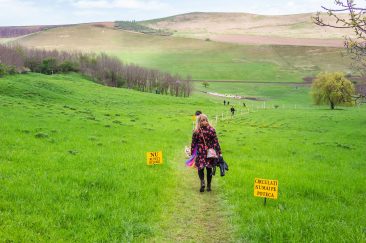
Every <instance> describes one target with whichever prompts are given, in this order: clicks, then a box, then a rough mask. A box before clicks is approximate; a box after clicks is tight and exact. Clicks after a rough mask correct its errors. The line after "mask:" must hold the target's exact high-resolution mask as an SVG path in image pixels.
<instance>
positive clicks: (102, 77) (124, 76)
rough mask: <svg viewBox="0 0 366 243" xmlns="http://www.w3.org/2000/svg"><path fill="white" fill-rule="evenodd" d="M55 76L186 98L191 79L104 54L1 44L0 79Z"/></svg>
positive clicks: (189, 90) (190, 87) (190, 89)
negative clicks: (82, 77) (77, 75)
mask: <svg viewBox="0 0 366 243" xmlns="http://www.w3.org/2000/svg"><path fill="white" fill-rule="evenodd" d="M28 71H31V72H37V73H43V74H48V75H51V74H56V73H67V72H78V73H81V74H83V75H85V76H87V77H88V78H90V79H92V80H94V81H95V82H98V83H100V84H104V85H108V86H113V87H124V88H130V89H135V90H139V91H142V92H154V93H159V94H170V95H174V96H183V97H187V96H189V95H190V94H191V91H192V84H191V78H190V77H187V78H183V77H182V76H179V75H172V74H170V73H166V72H161V71H159V70H154V69H148V68H143V67H140V66H137V65H135V64H124V63H123V62H122V61H121V60H119V59H118V58H116V57H111V56H108V55H106V54H103V53H102V54H84V53H80V52H65V51H57V50H52V51H48V50H40V49H28V48H24V47H21V46H4V45H0V76H2V75H5V74H14V73H22V72H28Z"/></svg>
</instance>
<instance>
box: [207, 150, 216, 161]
mask: <svg viewBox="0 0 366 243" xmlns="http://www.w3.org/2000/svg"><path fill="white" fill-rule="evenodd" d="M207 158H215V159H217V158H218V157H217V153H216V151H215V150H214V149H213V148H209V149H207Z"/></svg>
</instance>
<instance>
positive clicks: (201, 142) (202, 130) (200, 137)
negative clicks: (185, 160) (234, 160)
mask: <svg viewBox="0 0 366 243" xmlns="http://www.w3.org/2000/svg"><path fill="white" fill-rule="evenodd" d="M196 147H197V156H196V160H195V165H196V167H197V169H198V176H199V178H200V180H201V187H200V192H204V190H205V173H204V170H205V168H206V172H207V191H208V192H209V191H211V180H212V168H213V167H214V166H215V160H216V159H217V158H218V157H219V156H221V148H220V144H219V141H218V139H217V136H216V131H215V129H214V128H213V127H212V126H211V125H210V123H209V122H208V119H207V116H206V115H205V114H201V115H199V116H198V117H197V120H196V128H195V130H194V132H193V135H192V144H191V153H193V151H194V149H195V148H196ZM215 157H216V158H215Z"/></svg>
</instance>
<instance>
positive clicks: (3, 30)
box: [0, 25, 55, 38]
mask: <svg viewBox="0 0 366 243" xmlns="http://www.w3.org/2000/svg"><path fill="white" fill-rule="evenodd" d="M54 27H55V26H51V25H50V26H7V27H0V38H10V37H18V36H22V35H29V34H31V33H34V32H38V31H42V30H46V29H50V28H54Z"/></svg>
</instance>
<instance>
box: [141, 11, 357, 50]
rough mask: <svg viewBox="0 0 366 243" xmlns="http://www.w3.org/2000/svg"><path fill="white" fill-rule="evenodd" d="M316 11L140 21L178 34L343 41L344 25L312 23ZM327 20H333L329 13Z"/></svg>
mask: <svg viewBox="0 0 366 243" xmlns="http://www.w3.org/2000/svg"><path fill="white" fill-rule="evenodd" d="M312 16H314V13H305V14H293V15H276V16H270V15H257V14H248V13H188V14H182V15H176V16H172V17H167V18H162V19H154V20H148V21H143V22H140V23H141V24H144V25H146V26H148V27H150V28H156V29H163V30H168V31H172V32H174V34H175V35H176V36H183V37H191V38H198V39H207V38H209V39H211V40H215V41H222V42H232V43H239V44H277V45H280V44H283V45H306V46H335V47H340V46H342V45H343V43H342V40H343V36H344V35H345V34H347V35H351V34H352V32H351V31H345V30H344V29H333V28H323V27H319V26H317V25H315V24H313V23H312V20H311V17H312ZM323 17H324V19H325V20H326V21H329V22H332V19H331V18H329V17H328V16H327V15H323Z"/></svg>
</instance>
